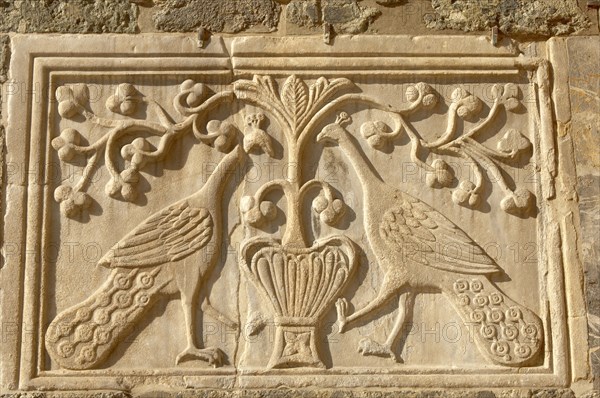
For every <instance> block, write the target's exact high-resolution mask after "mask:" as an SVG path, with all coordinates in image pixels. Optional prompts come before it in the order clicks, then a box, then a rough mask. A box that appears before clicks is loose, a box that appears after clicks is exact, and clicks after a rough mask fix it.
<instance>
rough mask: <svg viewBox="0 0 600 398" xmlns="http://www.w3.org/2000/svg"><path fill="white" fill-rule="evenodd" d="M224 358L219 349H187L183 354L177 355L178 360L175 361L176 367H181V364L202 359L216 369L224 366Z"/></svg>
mask: <svg viewBox="0 0 600 398" xmlns="http://www.w3.org/2000/svg"><path fill="white" fill-rule="evenodd" d="M223 357H224V354H223V351H221V350H220V349H219V348H213V347H206V348H196V347H187V348H186V349H185V350H183V352H182V353H181V354H179V355H177V358H176V359H175V365H179V364H180V363H181V362H185V361H189V360H193V359H200V360H202V361H206V362H208V364H209V365H212V366H213V367H215V368H216V367H219V366H221V365H222V364H223Z"/></svg>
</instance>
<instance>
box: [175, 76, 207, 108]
mask: <svg viewBox="0 0 600 398" xmlns="http://www.w3.org/2000/svg"><path fill="white" fill-rule="evenodd" d="M179 92H180V93H182V94H183V95H184V97H185V103H186V104H187V106H188V107H190V108H193V107H196V106H198V105H200V104H201V103H202V102H203V101H204V100H205V99H206V97H207V94H208V88H207V87H206V85H205V84H202V83H196V82H195V81H193V80H192V79H188V80H186V81H184V82H183V83H181V86H179Z"/></svg>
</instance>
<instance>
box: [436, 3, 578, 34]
mask: <svg viewBox="0 0 600 398" xmlns="http://www.w3.org/2000/svg"><path fill="white" fill-rule="evenodd" d="M432 5H433V8H434V10H435V14H431V15H428V16H427V18H426V21H425V22H426V24H427V26H428V27H429V28H432V29H436V30H443V29H457V30H462V31H465V32H471V31H489V30H490V29H491V28H492V27H493V26H497V27H498V28H499V29H500V31H501V32H503V33H504V34H507V35H509V36H511V37H529V38H535V37H549V36H555V35H566V34H569V33H573V32H579V31H581V30H584V29H586V28H587V27H589V24H590V22H589V20H588V18H587V17H586V15H585V14H584V13H583V12H582V11H581V9H580V8H579V6H578V4H577V1H576V0H538V1H529V0H485V1H481V0H432Z"/></svg>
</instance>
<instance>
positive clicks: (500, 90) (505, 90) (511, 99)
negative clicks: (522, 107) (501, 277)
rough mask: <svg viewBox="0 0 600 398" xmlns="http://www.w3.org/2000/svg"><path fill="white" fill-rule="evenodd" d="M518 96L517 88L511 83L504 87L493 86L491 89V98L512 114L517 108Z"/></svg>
mask: <svg viewBox="0 0 600 398" xmlns="http://www.w3.org/2000/svg"><path fill="white" fill-rule="evenodd" d="M518 95H519V88H518V87H517V86H516V85H515V84H513V83H508V84H505V85H504V87H502V86H499V85H497V84H495V85H494V86H493V87H492V97H493V98H498V99H499V102H500V103H501V104H503V105H504V108H506V110H508V111H513V112H514V111H515V110H516V109H517V108H518V107H519V104H520V102H519V100H518V99H517V96H518Z"/></svg>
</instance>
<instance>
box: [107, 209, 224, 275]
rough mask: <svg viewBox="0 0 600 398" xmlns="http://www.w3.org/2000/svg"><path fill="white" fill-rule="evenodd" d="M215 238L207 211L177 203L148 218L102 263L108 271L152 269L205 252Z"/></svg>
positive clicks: (110, 252)
mask: <svg viewBox="0 0 600 398" xmlns="http://www.w3.org/2000/svg"><path fill="white" fill-rule="evenodd" d="M212 234H213V221H212V217H211V215H210V213H209V212H208V210H207V209H204V208H193V207H190V205H189V203H188V202H187V201H183V202H179V203H176V204H174V205H172V206H170V207H168V208H166V209H164V210H163V211H160V212H158V213H156V214H155V215H153V216H151V217H150V218H148V219H147V220H146V221H144V222H143V223H142V224H140V225H139V226H138V227H137V228H135V229H134V230H133V231H131V232H130V233H129V234H127V236H125V237H124V238H123V239H121V241H120V242H118V243H117V244H116V245H115V246H113V247H112V249H111V250H110V251H109V252H108V253H107V254H106V255H105V256H104V257H103V258H102V259H101V260H100V262H99V264H100V265H102V266H104V267H109V268H117V267H125V268H134V267H135V268H137V267H151V266H157V265H161V264H165V263H168V262H172V261H178V260H181V259H184V258H185V257H187V256H189V255H191V254H193V253H195V252H197V251H198V250H200V249H202V248H203V247H204V246H206V244H208V242H209V241H210V238H211V237H212Z"/></svg>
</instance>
